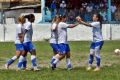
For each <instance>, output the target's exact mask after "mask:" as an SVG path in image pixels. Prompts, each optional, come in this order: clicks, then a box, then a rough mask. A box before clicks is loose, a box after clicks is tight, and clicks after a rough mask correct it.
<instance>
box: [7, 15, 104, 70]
mask: <svg viewBox="0 0 120 80" xmlns="http://www.w3.org/2000/svg"><path fill="white" fill-rule="evenodd" d="M26 19H27V20H26ZM34 20H35V16H34V15H33V14H29V15H25V16H20V17H19V18H18V22H19V24H18V26H17V28H16V41H15V46H16V55H15V56H13V57H12V58H11V59H9V60H8V61H7V63H6V64H5V67H6V69H9V66H10V65H11V64H12V63H13V62H14V61H15V60H16V59H18V58H19V62H18V70H21V69H25V70H26V68H27V60H26V56H27V53H28V52H30V53H31V63H32V70H34V71H37V70H39V69H38V67H37V63H36V49H35V47H34V45H33V44H32V35H33V29H32V23H33V22H34ZM66 21H67V17H66V16H60V15H56V16H55V18H54V19H53V21H52V25H51V38H50V45H51V47H52V48H53V52H54V55H53V57H52V59H51V62H50V66H51V68H52V70H55V69H56V66H57V64H58V63H59V61H61V60H62V59H63V58H65V57H66V67H67V69H68V70H71V69H72V68H73V66H72V63H71V59H70V56H71V54H70V47H69V44H68V40H67V38H68V35H67V29H68V28H74V27H76V26H78V25H79V24H83V25H86V26H89V27H92V28H93V31H92V32H93V40H92V43H91V46H90V55H89V66H88V67H87V70H88V71H89V70H91V69H92V63H93V61H94V57H95V58H96V68H95V69H94V71H99V70H100V63H101V57H100V50H101V48H102V46H103V44H104V41H103V37H102V17H101V16H100V14H94V15H93V22H92V23H87V22H84V21H83V20H82V19H81V18H80V17H77V18H76V21H77V23H76V24H67V23H66Z"/></svg>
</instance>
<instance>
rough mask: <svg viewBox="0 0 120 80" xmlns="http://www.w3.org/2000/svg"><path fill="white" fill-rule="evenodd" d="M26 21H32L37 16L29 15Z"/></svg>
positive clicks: (26, 16)
mask: <svg viewBox="0 0 120 80" xmlns="http://www.w3.org/2000/svg"><path fill="white" fill-rule="evenodd" d="M24 17H25V18H26V19H28V21H31V19H32V18H34V17H35V16H34V15H33V14H28V15H25V16H24Z"/></svg>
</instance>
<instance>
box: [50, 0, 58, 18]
mask: <svg viewBox="0 0 120 80" xmlns="http://www.w3.org/2000/svg"><path fill="white" fill-rule="evenodd" d="M56 7H57V6H56V3H55V1H53V2H52V3H51V17H52V19H53V18H54V17H55V15H56V12H57V11H56Z"/></svg>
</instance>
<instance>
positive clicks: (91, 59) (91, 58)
mask: <svg viewBox="0 0 120 80" xmlns="http://www.w3.org/2000/svg"><path fill="white" fill-rule="evenodd" d="M93 60H94V56H93V55H92V54H90V58H89V64H92V63H93Z"/></svg>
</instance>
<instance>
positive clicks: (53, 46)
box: [50, 43, 59, 53]
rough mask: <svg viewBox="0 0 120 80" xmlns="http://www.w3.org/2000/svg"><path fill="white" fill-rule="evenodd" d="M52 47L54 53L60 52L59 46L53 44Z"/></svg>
mask: <svg viewBox="0 0 120 80" xmlns="http://www.w3.org/2000/svg"><path fill="white" fill-rule="evenodd" d="M50 46H51V47H52V48H53V52H55V53H58V52H59V47H58V44H54V43H51V44H50Z"/></svg>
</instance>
